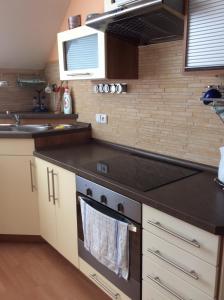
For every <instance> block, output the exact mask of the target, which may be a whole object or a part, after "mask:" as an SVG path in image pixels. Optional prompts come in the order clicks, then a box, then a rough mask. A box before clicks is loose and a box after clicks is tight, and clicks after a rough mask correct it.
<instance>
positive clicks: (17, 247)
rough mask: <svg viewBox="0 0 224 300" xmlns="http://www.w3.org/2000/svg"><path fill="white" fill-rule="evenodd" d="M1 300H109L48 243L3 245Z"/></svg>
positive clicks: (0, 283)
mask: <svg viewBox="0 0 224 300" xmlns="http://www.w3.org/2000/svg"><path fill="white" fill-rule="evenodd" d="M0 300H109V297H108V296H107V295H106V294H104V293H103V292H102V291H101V290H100V289H99V288H98V287H96V286H95V285H94V284H93V283H92V282H91V281H90V280H88V279H87V278H86V277H85V276H84V275H83V274H82V273H81V272H80V271H78V270H77V269H76V268H75V267H73V266H72V265H71V264H70V263H69V262H67V261H66V260H65V259H64V258H63V257H62V256H61V255H60V254H58V253H57V252H56V251H55V250H54V249H53V248H52V247H51V246H49V245H48V244H45V243H0Z"/></svg>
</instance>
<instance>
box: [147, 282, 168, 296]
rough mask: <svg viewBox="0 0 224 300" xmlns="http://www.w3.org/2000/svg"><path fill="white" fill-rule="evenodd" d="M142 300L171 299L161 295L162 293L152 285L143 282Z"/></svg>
mask: <svg viewBox="0 0 224 300" xmlns="http://www.w3.org/2000/svg"><path fill="white" fill-rule="evenodd" d="M142 300H169V298H167V297H166V296H164V295H163V294H161V292H160V291H159V290H158V289H155V288H154V287H153V285H152V284H151V283H149V282H146V281H144V280H143V282H142Z"/></svg>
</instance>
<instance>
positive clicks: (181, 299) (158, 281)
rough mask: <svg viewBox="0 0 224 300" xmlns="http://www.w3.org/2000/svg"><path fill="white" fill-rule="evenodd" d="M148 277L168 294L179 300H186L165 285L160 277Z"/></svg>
mask: <svg viewBox="0 0 224 300" xmlns="http://www.w3.org/2000/svg"><path fill="white" fill-rule="evenodd" d="M147 277H148V278H149V279H150V280H152V281H153V282H155V283H156V284H157V285H158V286H160V287H161V288H162V289H164V290H165V291H167V292H168V293H170V294H171V295H173V296H174V297H176V298H177V299H179V300H186V299H185V298H183V297H182V296H180V295H179V294H177V293H176V292H175V291H173V290H172V289H171V288H169V287H168V286H167V285H165V284H164V283H163V282H162V281H161V280H160V278H159V277H158V276H155V277H154V276H150V275H147Z"/></svg>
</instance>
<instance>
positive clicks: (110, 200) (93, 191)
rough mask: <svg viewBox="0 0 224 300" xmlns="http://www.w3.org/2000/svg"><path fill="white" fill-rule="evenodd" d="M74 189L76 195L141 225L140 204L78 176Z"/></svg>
mask: <svg viewBox="0 0 224 300" xmlns="http://www.w3.org/2000/svg"><path fill="white" fill-rule="evenodd" d="M76 189H77V192H78V193H81V194H83V195H85V196H87V197H89V198H91V199H93V200H95V201H97V202H99V203H101V204H103V205H106V206H107V207H109V208H111V209H113V210H115V211H117V212H119V213H120V214H122V215H125V216H126V217H128V218H130V219H132V220H134V221H136V222H137V223H141V203H139V202H137V201H135V200H133V199H131V198H128V197H126V196H124V195H122V194H119V193H117V192H115V191H112V190H110V189H108V188H106V187H104V186H102V185H99V184H96V183H94V182H92V181H90V180H88V179H85V178H83V177H80V176H76Z"/></svg>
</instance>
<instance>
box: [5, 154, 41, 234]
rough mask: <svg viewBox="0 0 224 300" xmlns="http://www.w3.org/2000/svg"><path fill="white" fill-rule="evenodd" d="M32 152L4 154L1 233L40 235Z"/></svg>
mask: <svg viewBox="0 0 224 300" xmlns="http://www.w3.org/2000/svg"><path fill="white" fill-rule="evenodd" d="M35 181H36V178H35V172H34V159H33V157H32V156H22V155H21V156H19V155H18V156H16V155H11V156H6V155H0V234H13V235H14V234H16V235H20V234H21V235H39V234H40V232H39V213H38V201H37V192H36V188H35V185H36V182H35Z"/></svg>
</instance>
